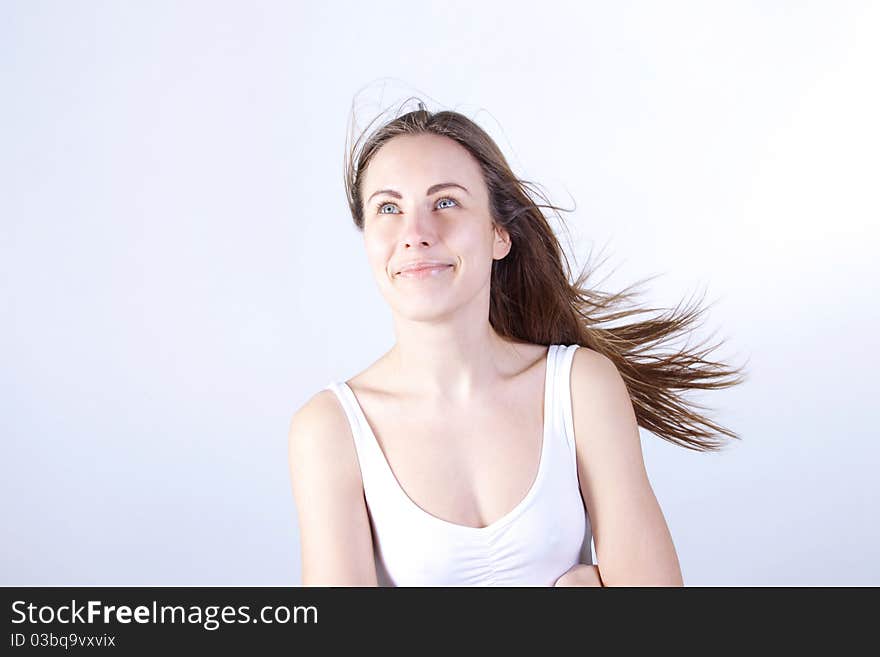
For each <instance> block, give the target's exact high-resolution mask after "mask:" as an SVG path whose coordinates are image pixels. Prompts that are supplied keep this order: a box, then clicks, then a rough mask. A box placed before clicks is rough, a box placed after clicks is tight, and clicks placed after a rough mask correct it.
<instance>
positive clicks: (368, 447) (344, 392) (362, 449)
mask: <svg viewBox="0 0 880 657" xmlns="http://www.w3.org/2000/svg"><path fill="white" fill-rule="evenodd" d="M324 389H325V390H332V391H333V392H334V393H335V394H336V398H337V399H338V400H339V403H340V405H341V406H342V410H343V411H345V416H346V418H348V425H349V427H350V428H351V435H352V438H353V439H354V446H355V449H356V450H357V456H358V463H359V465H360V469H361V478H362V480H363V485H364V488H365V489H368V488H370V487H371V486H372V485H375V483H376V481H377V479H376V478H377V477H379V478H380V477H381V476H382V466H383V464H382V463H381V462H380V461H378V458H384V457H383V456H381V452H380V453H379V454H378V455H377V454H376V450H377V449H378V445H373V444H371V443H372V439H371V435H370V432H369V426H365V422H366V418H364V417H363V413H362V412H361V409H360V406H359V405H358V401H357V398H356V397H355V396H354V393H352V391H351V388H349V387H348V386H347V385H346V384H345V383H344V382H341V381H332V382H330V383H328V384H327V385H326V386H325V387H324Z"/></svg>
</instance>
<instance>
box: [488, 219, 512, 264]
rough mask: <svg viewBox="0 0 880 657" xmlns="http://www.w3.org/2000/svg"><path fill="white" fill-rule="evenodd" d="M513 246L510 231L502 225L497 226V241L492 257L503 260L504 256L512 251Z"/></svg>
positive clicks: (493, 246)
mask: <svg viewBox="0 0 880 657" xmlns="http://www.w3.org/2000/svg"><path fill="white" fill-rule="evenodd" d="M511 246H512V245H511V243H510V233H508V232H507V231H506V230H504V229H503V228H501V227H500V226H496V227H495V243H494V244H493V245H492V258H493V259H495V260H501V259H502V258H503V257H504V256H506V255H507V254H508V253H510V247H511Z"/></svg>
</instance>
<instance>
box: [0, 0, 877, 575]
mask: <svg viewBox="0 0 880 657" xmlns="http://www.w3.org/2000/svg"><path fill="white" fill-rule="evenodd" d="M878 34H880V6H878V3H868V2H831V1H828V2H753V3H742V2H739V3H728V2H712V3H705V2H693V3H681V2H677V3H654V2H642V3H636V2H625V3H599V2H569V3H562V2H550V1H545V2H541V3H538V4H537V5H536V4H535V3H533V2H528V3H526V2H520V3H515V2H510V1H509V0H508V1H505V2H455V1H446V2H442V3H413V2H409V1H405V2H382V1H374V2H369V3H351V2H320V3H305V2H303V3H293V2H286V3H285V2H258V3H252V2H243V1H242V2H215V1H214V2H177V1H175V2H149V3H146V2H144V3H131V2H125V3H122V2H34V1H18V2H16V1H6V2H4V3H3V4H2V5H0V93H2V102H0V222H2V224H0V312H2V322H0V344H2V366H0V391H2V394H0V417H2V445H3V457H2V459H0V505H2V517H0V544H2V545H3V549H2V554H3V556H2V559H3V562H2V568H0V584H3V585H126V584H132V585H224V584H228V585H289V584H298V583H300V572H299V537H298V533H297V518H296V508H295V505H294V500H293V497H292V494H291V492H290V485H289V479H288V471H287V443H286V440H287V429H288V423H289V421H290V418H291V416H292V414H293V412H294V411H295V410H296V409H297V408H299V406H300V405H301V404H302V403H304V402H305V401H306V400H307V399H308V398H309V397H310V396H311V395H312V394H314V393H315V392H316V391H318V390H319V389H320V388H322V387H323V386H324V385H326V384H327V383H328V382H329V381H331V380H340V379H343V378H346V377H350V376H352V375H353V374H355V373H356V372H358V371H360V370H361V369H363V368H364V367H366V366H367V365H368V364H370V363H371V362H373V360H375V358H376V357H378V356H379V355H380V354H381V353H383V352H384V350H386V349H387V348H389V347H390V346H391V344H392V343H393V334H392V330H391V323H390V314H389V312H388V309H387V307H386V305H385V303H384V301H383V299H382V298H381V296H380V295H379V293H378V289H377V287H376V285H375V283H374V281H373V279H372V276H371V274H370V271H369V269H368V268H367V264H366V257H365V254H364V250H363V244H362V241H361V237H360V234H359V233H358V232H356V230H355V229H354V226H353V224H352V221H351V217H350V215H349V214H348V211H347V206H346V203H345V197H344V191H343V186H342V158H343V148H344V141H345V132H346V127H347V121H348V118H349V112H350V110H351V106H352V102H353V99H354V98H355V94H357V93H358V92H359V91H360V90H362V89H363V88H364V87H367V88H369V89H370V90H372V91H371V93H372V95H373V97H375V98H376V99H377V101H379V102H381V103H382V106H381V107H378V106H377V108H378V109H382V107H386V106H388V105H390V104H392V103H393V102H395V101H399V100H400V99H401V98H402V97H405V96H406V95H409V94H411V93H415V94H420V95H421V97H422V98H423V99H424V100H425V101H426V102H427V103H428V105H429V107H430V108H431V109H456V110H458V111H461V112H463V113H465V114H467V115H468V116H470V117H471V118H473V119H475V120H476V121H477V122H478V123H480V124H481V125H482V126H483V127H484V128H486V129H487V130H488V131H489V132H490V134H492V135H493V137H495V138H496V139H497V140H498V142H499V145H500V146H501V148H502V149H503V150H504V151H505V153H506V154H507V155H508V158H509V160H510V162H511V164H512V166H513V167H514V168H515V171H516V173H517V174H518V175H520V176H522V177H524V178H527V179H529V180H535V181H538V182H539V183H541V184H542V185H543V186H544V189H545V190H546V191H548V193H549V194H550V196H551V200H553V201H554V202H556V203H557V204H559V205H563V206H566V207H572V206H574V205H576V209H575V211H574V212H573V213H569V214H566V215H565V220H566V224H567V226H568V228H569V230H570V232H571V240H570V246H568V244H569V241H567V240H568V238H567V236H565V235H561V239H562V240H563V241H564V242H565V243H566V244H567V246H566V248H567V249H570V255H571V256H572V258H573V259H574V261H575V262H577V263H579V264H583V262H584V261H585V258H586V254H587V252H588V251H589V250H590V249H591V248H593V249H594V250H595V251H596V252H597V253H598V251H599V250H601V249H605V250H604V253H605V255H607V256H608V257H609V259H608V261H607V264H606V265H605V266H604V268H603V270H602V272H603V273H604V274H605V275H606V276H608V278H607V279H606V282H605V283H603V286H602V287H603V289H608V290H610V289H620V288H622V287H624V286H626V285H628V284H630V283H633V282H635V281H637V280H639V279H643V278H646V277H648V276H652V275H654V274H659V275H660V276H659V278H656V279H654V280H653V281H651V282H650V283H649V284H647V286H646V287H644V288H642V289H643V296H642V302H643V303H644V304H645V305H649V306H654V307H658V306H661V307H673V306H674V305H675V304H676V303H678V302H679V301H681V300H682V299H684V298H686V297H689V296H691V295H693V294H695V293H700V292H705V296H706V302H707V303H708V302H713V306H712V308H711V309H710V310H709V311H708V316H707V320H706V323H705V325H704V326H705V328H704V331H703V334H704V336H705V337H709V336H710V334H713V333H714V339H716V340H717V339H721V338H723V339H725V340H726V346H725V347H724V348H723V349H722V350H719V351H718V352H716V354H715V355H716V356H717V357H719V358H724V359H726V360H727V361H728V362H731V363H733V364H741V363H743V362H744V361H745V359H747V358H748V359H750V360H749V364H748V370H749V376H750V379H749V381H748V382H747V383H746V384H743V385H741V386H739V387H737V388H734V389H730V390H723V391H715V392H710V393H707V394H705V395H702V396H699V397H695V399H698V400H699V401H700V402H701V403H704V404H706V405H708V406H710V407H711V408H712V409H713V410H712V411H710V413H711V417H712V419H714V420H715V421H717V422H719V423H721V424H722V425H724V426H727V427H730V428H732V429H733V430H735V431H737V432H738V433H739V434H740V435H741V436H742V438H743V440H742V441H741V442H735V443H732V444H731V446H730V447H729V448H728V449H727V450H725V451H724V452H722V453H718V454H697V453H692V452H689V451H687V450H684V449H682V448H680V447H676V446H673V445H670V444H668V443H665V442H664V441H662V440H660V439H659V438H657V437H656V436H654V435H652V434H649V433H647V432H644V431H643V432H642V439H643V440H642V442H643V446H644V451H645V458H646V463H647V466H648V470H649V475H650V477H651V481H652V484H653V486H654V490H655V492H656V494H657V497H658V500H659V501H660V504H661V507H662V508H663V511H664V513H665V515H666V519H667V522H668V523H669V526H670V530H671V532H672V535H673V539H674V542H675V545H676V549H677V551H678V554H679V559H680V562H681V566H682V571H683V574H684V579H685V583H686V584H688V585H713V584H722V585H782V584H795V585H806V584H818V585H831V584H850V585H853V584H872V585H877V584H880V566H878V562H877V559H876V555H877V554H878V553H880V531H878V526H877V517H878V513H877V501H878V492H880V489H878V484H877V483H876V478H875V475H876V470H877V466H878V463H880V458H878V456H880V447H878V441H877V438H878V436H877V430H876V428H875V427H876V418H875V417H873V413H872V412H873V411H874V410H875V409H876V408H877V403H876V400H877V393H878V389H877V388H878V386H877V383H876V373H877V371H878V357H877V335H878V330H880V321H878V304H877V300H876V287H877V280H878V265H877V258H876V257H874V255H873V252H874V250H875V247H876V240H877V237H878V230H877V222H878V219H880V200H878V181H880V159H878V153H880V130H878V122H877V117H878V116H880V98H878V77H877V70H878V63H880V40H878V39H877V35H878ZM382 80H385V82H383V81H382ZM377 89H379V90H380V91H379V92H376V90H377ZM401 94H402V95H401ZM612 270H613V274H612V273H611V271H612Z"/></svg>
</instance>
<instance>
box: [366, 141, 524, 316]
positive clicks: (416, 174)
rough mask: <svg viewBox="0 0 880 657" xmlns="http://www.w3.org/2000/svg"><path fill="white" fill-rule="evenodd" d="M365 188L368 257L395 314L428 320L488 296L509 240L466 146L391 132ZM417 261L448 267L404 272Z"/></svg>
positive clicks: (371, 168) (372, 164) (367, 178)
mask: <svg viewBox="0 0 880 657" xmlns="http://www.w3.org/2000/svg"><path fill="white" fill-rule="evenodd" d="M361 191H362V198H363V199H364V230H363V236H364V244H365V246H366V250H367V258H368V260H369V263H370V268H371V269H372V270H373V275H374V276H375V277H376V280H377V282H378V285H379V291H380V292H381V293H382V296H383V297H384V298H385V300H386V301H387V302H388V303H389V304H390V305H391V307H392V309H393V310H394V312H395V313H397V314H399V315H402V316H404V317H407V318H409V319H414V320H425V319H430V318H431V317H441V316H445V315H448V314H449V313H450V312H452V311H454V310H455V309H456V308H458V307H460V306H463V305H465V304H467V303H468V302H471V301H472V300H473V299H474V298H475V297H476V296H478V295H480V294H485V295H486V299H488V293H489V281H490V276H491V270H492V261H493V260H496V259H500V258H503V257H504V256H505V255H507V253H508V252H509V250H510V245H509V237H508V234H507V232H506V231H504V230H503V229H500V228H498V229H496V228H495V227H494V226H493V224H492V219H491V215H490V213H489V194H488V189H487V188H486V183H485V181H484V180H483V175H482V172H481V170H480V166H479V165H478V164H477V162H476V160H475V159H474V158H473V157H472V156H471V154H470V153H469V152H468V151H467V150H466V149H465V148H464V147H463V146H461V145H459V144H458V143H457V142H455V141H454V140H452V139H449V138H447V137H442V136H439V135H432V134H421V135H400V136H397V137H394V138H392V139H390V140H389V141H388V142H386V143H385V144H384V145H383V146H382V147H381V148H380V149H379V151H378V152H377V153H376V154H375V155H374V156H373V159H372V160H371V161H370V164H369V165H368V167H367V170H366V173H365V174H364V178H363V185H362V187H361ZM420 260H429V261H434V262H438V263H444V264H448V265H450V266H446V267H443V268H442V269H439V270H436V271H432V272H425V273H424V274H422V275H421V276H407V275H405V274H400V273H399V272H400V270H401V268H402V267H403V266H404V265H406V264H408V263H412V262H415V261H420ZM487 307H488V304H487Z"/></svg>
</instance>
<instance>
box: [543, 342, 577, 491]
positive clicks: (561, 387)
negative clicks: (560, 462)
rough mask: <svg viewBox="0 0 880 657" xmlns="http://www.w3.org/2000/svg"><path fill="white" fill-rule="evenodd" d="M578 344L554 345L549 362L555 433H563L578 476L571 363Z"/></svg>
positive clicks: (573, 468)
mask: <svg viewBox="0 0 880 657" xmlns="http://www.w3.org/2000/svg"><path fill="white" fill-rule="evenodd" d="M579 346H580V345H578V344H571V345H564V344H559V345H552V346H551V349H553V350H554V352H553V357H552V358H551V359H550V361H549V362H548V363H547V366H548V367H551V366H552V367H553V374H552V379H551V380H552V385H553V398H552V404H553V406H552V411H551V412H552V413H553V422H554V429H555V431H554V433H555V434H562V435H563V436H564V438H565V441H566V444H567V445H568V452H569V455H570V456H571V467H572V470H573V471H574V473H575V476H577V451H576V447H575V440H574V420H573V414H572V409H571V365H572V362H573V360H574V352H575V351H577V349H578V347H579Z"/></svg>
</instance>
